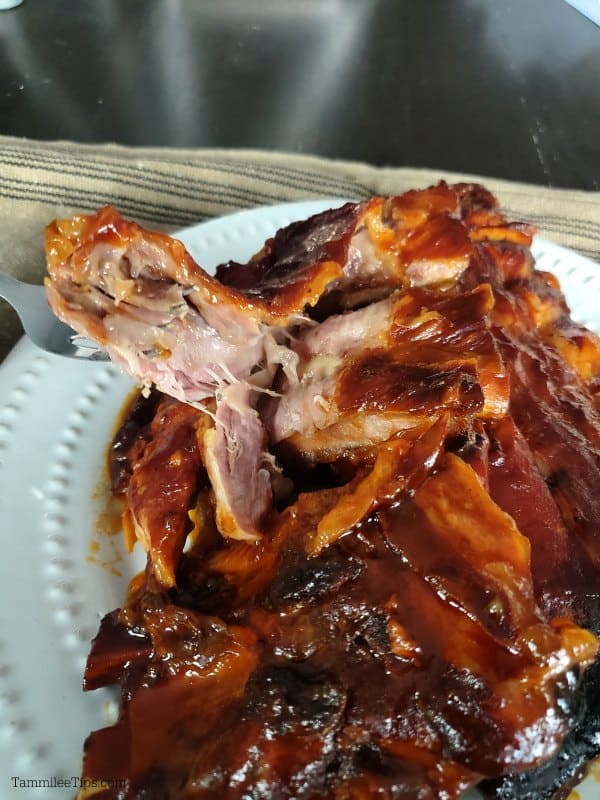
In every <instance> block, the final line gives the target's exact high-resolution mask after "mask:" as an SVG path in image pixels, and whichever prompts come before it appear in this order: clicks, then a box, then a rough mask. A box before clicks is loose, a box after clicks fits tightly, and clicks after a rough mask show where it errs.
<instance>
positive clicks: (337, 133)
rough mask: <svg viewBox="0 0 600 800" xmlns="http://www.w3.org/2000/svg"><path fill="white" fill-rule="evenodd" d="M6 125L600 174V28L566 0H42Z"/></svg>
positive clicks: (25, 12)
mask: <svg viewBox="0 0 600 800" xmlns="http://www.w3.org/2000/svg"><path fill="white" fill-rule="evenodd" d="M0 133H4V134H12V135H17V136H29V137H33V138H39V139H58V138H64V139H74V140H77V141H81V142H105V141H115V142H119V143H122V144H132V145H169V146H186V147H190V146H191V147H195V146H198V147H207V146H208V147H252V148H261V149H273V150H289V151H294V152H302V153H314V154H318V155H324V156H331V157H336V158H350V159H359V160H364V161H368V162H371V163H373V164H387V165H396V166H401V165H407V166H423V167H432V168H440V169H442V168H445V169H451V170H459V171H466V172H474V173H479V174H483V175H493V176H498V177H504V178H509V179H514V180H522V181H531V182H535V183H542V184H546V185H551V186H566V187H575V188H582V189H583V188H585V189H598V188H599V187H600V28H598V27H597V26H595V25H594V24H593V23H591V22H589V21H588V20H587V19H585V17H583V16H581V15H580V14H579V13H578V12H577V11H575V10H574V9H573V8H571V6H569V5H568V4H567V3H566V2H564V0H513V1H512V2H511V0H152V1H150V0H25V2H24V4H23V5H22V6H21V7H19V8H17V9H15V10H12V11H5V12H0Z"/></svg>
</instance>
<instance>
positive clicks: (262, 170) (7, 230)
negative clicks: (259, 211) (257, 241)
mask: <svg viewBox="0 0 600 800" xmlns="http://www.w3.org/2000/svg"><path fill="white" fill-rule="evenodd" d="M441 179H444V180H447V181H449V182H452V181H461V180H469V181H470V180H477V181H481V182H482V183H484V184H485V185H486V186H487V187H488V188H489V189H490V190H491V191H493V192H494V193H495V194H496V195H497V197H498V198H499V200H500V202H501V204H502V206H503V208H504V209H505V211H506V213H507V215H508V216H509V217H512V218H513V219H520V220H526V221H528V222H533V223H534V224H535V225H536V226H537V227H538V229H539V231H540V233H541V234H542V235H544V236H546V237H548V238H549V239H552V240H554V241H555V242H557V243H558V244H561V245H564V246H566V247H572V248H574V249H575V250H578V251H579V252H580V253H583V254H584V255H587V256H590V257H592V258H595V259H596V260H599V261H600V194H599V193H593V192H582V191H571V190H565V189H549V188H545V187H540V186H531V185H528V184H521V183H512V182H508V181H502V180H497V179H492V178H486V177H481V176H475V175H464V174H458V173H452V172H440V171H438V170H435V171H434V170H426V169H412V168H409V167H372V166H369V165H367V164H361V163H355V162H349V161H332V160H328V159H323V158H316V157H312V156H300V155H295V154H288V153H274V152H259V151H254V150H206V149H197V150H172V149H164V148H156V149H153V148H129V147H120V146H118V145H79V144H74V143H72V142H36V141H30V140H26V139H15V138H11V137H2V136H0V255H1V257H2V271H4V272H9V273H11V274H13V275H15V276H16V277H18V278H20V279H22V280H26V281H31V282H39V281H41V279H42V276H43V273H44V256H43V236H44V226H45V225H46V224H47V223H48V222H49V221H50V220H51V219H53V218H55V217H57V216H64V215H66V216H68V215H72V214H75V213H77V212H89V211H93V210H95V209H97V208H98V207H99V206H102V205H106V204H111V205H115V206H116V207H117V208H118V209H119V210H120V211H121V213H122V214H124V215H126V216H130V217H132V218H134V219H137V220H138V221H140V222H142V223H143V224H146V225H150V226H152V227H155V228H157V229H160V230H166V231H174V230H177V229H178V228H182V227H185V226H188V225H192V224H194V223H196V222H200V221H202V220H205V219H208V218H210V217H214V216H219V215H223V214H229V213H231V212H234V211H238V210H239V209H242V208H250V207H254V206H260V205H272V204H276V203H282V202H289V201H294V200H305V199H309V198H316V197H331V198H348V199H360V198H364V197H368V196H369V195H372V194H398V193H400V192H403V191H405V190H406V189H409V188H420V187H425V186H428V185H430V184H432V183H436V182H437V181H439V180H441ZM20 331H21V329H20V326H19V322H18V320H17V317H16V315H15V314H14V312H13V311H12V309H9V308H8V306H7V304H6V303H4V302H3V301H2V300H0V360H1V359H2V358H3V357H4V356H5V355H6V353H7V352H8V350H9V348H10V347H11V346H12V344H14V342H15V341H16V339H17V338H18V337H19V335H20Z"/></svg>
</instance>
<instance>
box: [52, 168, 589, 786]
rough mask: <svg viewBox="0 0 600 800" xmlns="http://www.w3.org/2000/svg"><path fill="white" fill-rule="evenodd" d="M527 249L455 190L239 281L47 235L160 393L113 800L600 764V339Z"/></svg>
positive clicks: (334, 234) (88, 307) (108, 332)
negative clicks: (576, 317)
mask: <svg viewBox="0 0 600 800" xmlns="http://www.w3.org/2000/svg"><path fill="white" fill-rule="evenodd" d="M532 235H533V229H532V228H531V226H529V225H526V224H523V223H509V222H507V220H506V219H505V217H504V216H503V215H502V213H501V212H500V210H499V209H498V206H497V203H496V201H495V199H494V198H493V197H492V196H491V195H490V194H489V193H488V192H487V191H486V190H485V189H483V188H482V187H480V186H477V185H472V184H457V185H454V186H448V185H446V184H443V183H442V184H439V185H438V186H435V187H432V188H430V189H428V190H424V191H412V192H408V193H406V194H404V195H401V196H399V197H389V198H384V197H375V198H372V199H370V200H368V201H365V202H360V203H347V204H346V205H344V206H342V207H341V208H339V209H334V210H332V211H327V212H324V213H322V214H318V215H316V216H313V217H311V218H310V219H308V220H305V221H302V222H297V223H294V224H292V225H290V226H288V227H287V228H285V229H282V230H280V231H278V232H277V233H276V234H275V236H274V237H273V238H271V239H269V240H268V241H267V242H266V243H265V245H264V247H263V249H262V250H261V251H260V252H259V253H257V254H256V255H255V256H254V257H253V258H251V259H250V261H249V262H248V263H247V264H239V263H233V262H229V263H227V264H223V265H221V266H220V267H219V268H217V272H216V276H215V277H212V276H209V275H208V274H207V273H206V272H205V271H204V270H202V268H201V267H200V266H198V265H197V264H196V263H195V262H194V261H193V259H192V258H191V256H190V255H189V254H188V253H187V252H186V251H185V248H184V247H183V245H182V244H181V243H179V242H177V241H175V240H173V239H170V238H169V237H167V236H164V235H162V234H157V233H152V232H148V231H145V230H143V229H142V228H140V227H139V226H138V225H136V224H135V223H133V222H127V221H125V220H123V219H122V218H121V217H120V216H119V214H118V213H117V212H116V211H115V210H114V209H112V208H105V209H102V210H100V211H99V212H98V213H97V214H95V215H92V216H85V217H83V216H82V217H76V218H75V219H73V220H69V221H65V220H62V221H56V222H54V223H53V224H52V225H50V226H49V228H48V232H47V255H48V272H49V277H48V279H47V291H48V299H49V302H50V305H51V307H52V308H53V310H54V311H55V313H56V314H57V315H58V316H59V317H60V318H61V319H62V320H64V321H65V322H67V323H68V324H70V325H72V326H73V327H74V328H76V329H77V330H78V331H79V332H80V333H83V334H85V335H87V336H90V337H92V338H93V339H95V340H96V341H97V342H98V343H99V344H100V345H101V346H102V347H103V348H105V349H106V350H107V351H108V353H109V354H110V356H111V358H112V359H113V360H114V361H115V362H116V363H117V364H119V365H120V366H121V367H122V368H123V369H124V370H125V371H126V372H128V373H129V374H130V375H132V376H133V377H134V378H135V379H136V380H137V381H139V383H140V384H142V386H143V387H144V392H143V395H140V397H139V398H138V399H137V401H136V402H135V404H134V405H133V406H132V407H131V408H130V410H129V413H128V416H127V418H126V420H125V422H124V424H123V425H122V427H121V429H120V431H119V432H118V433H117V435H116V437H115V440H114V442H113V448H112V464H111V466H112V470H111V471H112V479H113V489H114V492H115V493H117V494H119V495H120V496H122V498H123V503H124V513H123V520H124V529H125V532H126V535H127V537H128V539H129V541H130V544H132V543H133V542H134V541H136V540H138V541H139V542H140V543H141V546H143V547H144V549H145V551H146V553H147V566H146V569H145V572H144V573H143V574H142V575H140V576H139V577H138V578H137V579H136V580H134V581H133V583H132V585H131V587H130V591H129V594H128V596H127V598H125V600H124V603H123V606H122V607H121V608H120V609H117V610H116V611H114V612H112V613H111V614H109V615H107V616H106V617H105V618H104V620H103V621H102V624H101V626H100V630H99V632H98V635H97V637H96V638H95V640H94V642H93V644H92V648H91V652H90V655H89V658H88V662H87V667H86V671H85V679H84V686H85V688H86V689H94V688H96V687H99V686H105V685H110V684H118V685H119V686H120V690H121V703H120V712H119V718H118V721H117V722H116V723H115V724H114V725H113V726H111V727H107V728H103V729H101V730H97V731H95V732H93V733H92V734H91V735H90V736H89V737H88V739H87V741H86V744H85V758H84V765H83V776H84V778H86V779H90V780H92V779H103V780H105V781H106V780H107V779H115V780H116V779H118V780H119V781H120V788H118V789H116V788H110V787H109V786H108V784H106V785H105V788H104V789H103V790H102V792H101V793H100V794H94V797H95V798H98V797H102V798H117V797H119V798H128V799H131V800H133V798H138V799H139V800H141V798H155V797H156V798H158V797H160V798H163V797H168V798H182V799H184V798H185V799H186V800H187V798H197V800H205V799H206V800H208V799H209V798H219V799H220V800H242V798H244V800H250V798H252V799H254V800H259V799H260V798H273V799H274V798H290V799H291V798H297V800H313V799H314V800H317V799H318V800H360V799H362V798H365V800H366V799H367V798H372V797H377V798H381V799H382V800H386V799H389V800H392V799H393V800H396V799H401V798H406V799H407V800H408V798H411V799H412V798H419V799H420V800H426V799H427V798H432V799H436V800H456V799H457V798H459V797H460V796H461V794H462V793H463V792H464V791H466V790H467V789H468V788H469V787H472V786H475V785H479V787H480V790H481V791H482V792H484V793H486V795H487V796H489V797H498V798H500V797H513V796H516V793H517V792H519V793H520V794H519V796H522V797H524V798H525V797H531V798H533V797H535V798H538V799H539V800H542V798H550V797H559V796H560V792H561V791H563V790H564V788H565V787H566V786H567V785H568V784H569V781H571V780H572V779H573V778H574V776H575V775H578V774H579V773H580V771H581V768H582V766H583V764H584V763H585V761H586V760H587V759H589V758H591V757H592V756H593V755H594V753H595V752H596V751H597V750H598V749H599V745H600V742H598V741H597V736H596V739H594V737H593V736H591V735H590V726H592V729H593V728H594V726H596V732H597V720H598V713H599V710H598V697H597V691H596V692H595V694H594V687H597V683H598V682H597V678H596V677H595V675H596V674H597V666H593V665H594V662H595V659H596V655H597V652H598V640H597V638H596V635H597V634H598V633H600V625H599V621H600V607H599V601H598V597H599V593H598V585H599V576H600V573H599V567H600V508H599V507H598V504H597V502H596V494H597V486H598V476H599V471H598V468H599V465H600V416H599V407H598V389H599V386H600V380H599V376H600V343H599V341H598V339H597V338H596V337H595V336H594V334H592V333H591V332H589V331H588V330H586V329H585V328H583V327H581V326H579V325H577V324H576V323H574V322H573V321H572V320H571V318H570V316H569V311H568V309H567V307H566V304H565V301H564V299H563V296H562V294H561V292H560V288H559V286H558V284H557V282H556V280H555V279H554V278H553V277H552V276H550V275H548V274H545V273H542V272H539V271H537V270H536V269H535V264H534V261H533V258H532V256H531V252H530V249H529V246H530V244H531V238H532ZM151 387H152V388H151ZM586 670H587V672H586ZM594 670H595V672H594ZM590 676H592V677H590ZM582 697H584V698H587V701H588V705H587V706H586V708H585V709H583V711H582V705H581V701H582ZM594 698H595V700H594ZM594 702H595V703H596V706H595V707H594ZM586 715H587V716H586ZM586 719H587V720H588V723H587V724H588V727H587V728H586V722H585V720H586ZM565 740H566V741H567V747H566V750H565V749H564V747H565V746H564V742H565ZM561 747H563V750H562V751H561ZM561 752H562V753H565V752H568V753H569V754H570V755H569V757H568V758H563V759H562V762H561V764H562V766H558V767H557V766H556V764H557V763H558V760H557V759H558V755H557V754H559V753H561ZM553 765H554V766H553ZM123 787H125V788H123ZM515 787H517V788H515ZM527 792H530V794H527Z"/></svg>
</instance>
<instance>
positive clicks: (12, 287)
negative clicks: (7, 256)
mask: <svg viewBox="0 0 600 800" xmlns="http://www.w3.org/2000/svg"><path fill="white" fill-rule="evenodd" d="M0 297H3V298H4V299H5V300H8V302H9V303H10V304H11V306H12V307H13V308H14V309H15V311H16V312H17V314H18V315H19V319H20V320H21V322H22V324H23V328H24V329H25V333H26V334H27V336H29V338H30V339H31V341H32V342H33V343H34V344H35V345H37V346H38V347H39V348H41V349H42V350H46V352H48V353H55V354H56V355H59V356H66V357H67V358H78V359H81V360H84V361H108V355H107V354H106V353H105V352H104V351H103V350H100V349H99V348H98V345H97V344H96V342H93V341H92V340H91V339H88V338H86V337H85V336H80V335H79V334H78V333H76V332H75V331H74V330H73V329H72V328H70V327H69V326H68V325H65V324H64V322H61V321H60V320H59V319H57V317H55V316H54V314H53V313H52V311H51V310H50V307H49V305H48V302H47V300H46V290H45V289H44V287H43V286H34V285H33V284H31V283H22V282H21V281H18V280H16V279H15V278H12V277H11V276H10V275H5V274H3V273H1V272H0Z"/></svg>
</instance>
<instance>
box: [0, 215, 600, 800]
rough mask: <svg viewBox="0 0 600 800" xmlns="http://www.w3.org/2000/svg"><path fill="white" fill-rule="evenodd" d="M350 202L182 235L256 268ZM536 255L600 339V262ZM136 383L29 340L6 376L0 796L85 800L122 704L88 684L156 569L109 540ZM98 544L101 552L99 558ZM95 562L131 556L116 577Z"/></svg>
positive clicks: (198, 249) (201, 258) (586, 797)
mask: <svg viewBox="0 0 600 800" xmlns="http://www.w3.org/2000/svg"><path fill="white" fill-rule="evenodd" d="M340 202H341V201H339V200H329V201H327V200H320V201H311V202H303V203H290V204H286V205H281V206H275V207H272V208H259V209H255V210H251V211H244V212H241V213H239V214H235V215H233V216H231V217H228V218H224V219H217V220H213V221H210V222H206V223H203V224H202V225H198V226H196V227H194V228H190V229H188V230H186V231H183V232H182V233H181V234H180V238H181V239H182V240H183V241H184V242H185V243H186V245H187V246H188V248H189V249H190V251H191V253H192V254H193V256H194V257H195V258H196V259H197V260H198V262H199V263H201V264H202V265H203V266H205V267H206V268H208V269H212V268H214V266H215V265H216V264H218V263H220V262H222V261H226V260H228V259H236V260H241V261H243V260H245V259H247V258H248V257H249V256H250V255H251V254H252V253H254V252H255V251H256V250H258V249H259V247H260V246H261V245H262V243H263V241H264V239H265V238H266V237H267V236H269V235H270V234H272V233H273V232H274V231H275V230H276V229H277V228H279V227H281V226H282V225H286V224H288V223H289V222H290V221H292V220H294V219H301V218H303V217H306V216H307V215H309V214H312V213H316V212H317V211H320V210H323V209H324V208H329V207H331V206H332V205H336V204H339V203H340ZM534 250H535V252H536V254H537V256H538V259H539V260H538V264H539V267H540V268H543V269H547V270H550V271H552V272H554V273H555V274H557V275H558V277H559V278H560V279H561V281H562V283H563V288H564V290H565V292H566V294H567V298H568V300H569V302H570V304H571V306H572V308H573V312H574V316H575V317H576V318H577V319H579V320H581V321H582V322H585V323H587V324H588V325H590V327H592V328H594V329H595V330H600V269H599V267H598V266H597V265H596V264H594V263H593V262H591V261H589V260H587V259H585V258H583V257H581V256H579V255H576V254H575V253H573V252H571V251H569V250H565V249H563V248H560V247H557V246H556V245H553V244H551V243H549V242H545V241H541V240H538V241H537V242H536V243H535V246H534ZM131 387H132V384H131V382H130V381H129V379H127V378H125V377H123V376H122V375H120V374H119V373H118V372H117V370H116V369H115V368H114V367H112V366H107V365H105V364H104V365H103V364H97V363H82V362H77V363H75V362H72V361H69V360H67V359H62V358H60V357H58V356H51V355H48V354H46V353H42V352H41V351H39V350H38V349H37V348H36V347H35V346H34V345H32V344H31V343H30V342H29V341H28V340H26V339H23V340H22V341H21V342H20V343H19V344H18V345H17V347H16V348H15V349H14V350H13V352H12V353H11V354H10V355H9V356H8V358H7V359H6V360H5V361H4V363H3V364H2V366H1V367H0V542H1V544H2V558H1V559H0V798H14V800H30V798H39V797H44V798H48V800H67V798H71V797H73V796H74V794H75V788H76V780H77V777H76V776H78V775H79V772H80V764H81V753H82V744H83V741H84V738H85V737H86V736H87V734H88V733H89V732H90V731H91V730H92V729H95V728H98V727H102V726H103V725H105V724H107V719H106V708H105V704H107V702H108V701H109V700H110V699H111V698H112V697H113V695H111V694H110V693H109V692H107V691H96V692H91V693H89V694H83V693H82V692H81V690H80V685H81V677H82V671H83V666H84V662H85V658H86V656H87V653H88V650H89V646H90V640H91V639H92V637H93V636H94V635H95V633H96V630H97V627H98V623H99V621H100V618H101V616H102V615H103V614H104V613H105V612H107V611H110V610H112V609H113V608H115V607H117V606H119V605H121V603H122V601H123V598H124V596H125V591H126V587H127V582H128V580H129V578H130V577H131V576H133V575H134V574H135V573H136V572H137V571H138V570H139V569H140V568H141V566H142V558H141V555H140V553H137V554H134V557H133V558H132V557H125V556H124V553H123V548H122V543H121V539H120V537H118V536H117V537H107V536H101V537H98V536H97V535H96V534H95V529H96V520H97V516H98V514H99V512H100V511H101V510H102V507H103V496H102V492H101V491H100V492H99V491H98V488H99V484H101V482H102V479H103V476H104V473H105V468H104V464H105V456H106V448H107V445H108V443H109V440H110V437H111V432H112V430H113V426H114V423H115V418H116V416H117V414H118V411H119V409H120V408H121V405H122V403H123V401H124V399H125V397H126V395H127V393H128V392H129V390H130V389H131ZM104 497H105V495H104ZM94 541H99V542H100V543H101V549H100V551H99V552H97V553H92V554H91V552H90V548H91V543H92V542H94ZM90 555H92V556H93V558H94V559H95V561H99V560H104V561H106V562H109V561H114V560H115V559H117V563H116V570H115V571H113V572H111V571H110V570H109V569H108V568H105V567H100V566H98V564H97V563H92V562H90ZM117 571H118V573H119V574H116V572H117ZM58 778H70V779H71V787H72V788H71V789H68V788H61V787H58V786H56V787H55V788H44V789H33V788H18V786H19V784H18V781H15V780H14V779H22V780H27V781H31V780H34V781H36V780H37V781H44V780H48V781H50V782H51V783H52V781H53V779H58ZM15 783H16V784H17V785H16V786H13V784H15ZM54 783H57V781H56V780H54ZM42 785H43V784H42ZM579 791H580V796H581V800H592V799H593V798H597V796H598V785H597V784H596V783H594V782H593V781H591V780H588V781H586V782H585V787H584V786H582V787H581V788H580V790H579Z"/></svg>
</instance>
